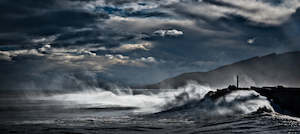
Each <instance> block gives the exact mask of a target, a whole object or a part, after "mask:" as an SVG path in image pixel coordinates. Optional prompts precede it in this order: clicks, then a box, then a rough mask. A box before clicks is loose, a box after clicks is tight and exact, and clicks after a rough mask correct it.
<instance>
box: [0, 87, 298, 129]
mask: <svg viewBox="0 0 300 134" xmlns="http://www.w3.org/2000/svg"><path fill="white" fill-rule="evenodd" d="M214 91H215V89H212V88H210V87H207V86H202V85H199V84H197V83H193V82H191V83H189V84H187V85H186V86H184V87H181V88H178V89H157V90H156V91H155V92H153V91H152V90H148V89H130V88H124V87H122V88H121V87H115V88H113V89H109V90H108V89H101V88H92V89H86V90H81V91H68V92H47V93H44V92H35V93H32V92H31V93H26V92H25V93H24V92H22V94H1V95H0V96H1V98H0V133H1V134H227V133H228V134H231V133H233V134H237V133H238V134H243V133H245V134H260V133H262V134H277V133H278V134H280V133H283V134H298V133H299V134H300V119H299V118H297V117H292V116H288V115H282V114H279V113H277V112H276V109H275V108H274V107H273V105H272V104H271V102H269V101H268V100H267V98H266V97H264V96H261V95H260V94H258V93H257V92H255V91H251V90H249V91H235V92H232V93H230V94H227V95H224V96H221V97H219V98H218V99H215V100H212V99H210V98H207V97H206V94H207V93H208V92H214ZM262 108H263V109H267V110H261V109H262Z"/></svg>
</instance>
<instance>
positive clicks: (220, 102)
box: [35, 82, 274, 117]
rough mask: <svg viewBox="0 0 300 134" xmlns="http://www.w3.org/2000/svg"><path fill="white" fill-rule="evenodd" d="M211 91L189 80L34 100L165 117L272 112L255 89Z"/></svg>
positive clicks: (270, 107)
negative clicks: (155, 88)
mask: <svg viewBox="0 0 300 134" xmlns="http://www.w3.org/2000/svg"><path fill="white" fill-rule="evenodd" d="M140 90H141V89H140ZM145 91H146V89H145ZM210 92H215V90H213V89H211V88H209V87H207V86H203V85H199V84H198V83H196V82H189V83H188V84H187V85H186V86H184V87H181V88H178V89H160V91H159V92H158V93H156V94H154V93H152V94H149V93H144V94H143V93H141V94H133V89H129V88H118V87H115V88H114V89H111V90H104V89H100V88H97V89H93V90H86V91H81V92H75V93H66V94H56V95H50V96H46V95H45V96H39V97H37V98H35V99H42V100H53V101H59V102H61V103H64V104H68V106H69V107H73V108H87V109H96V108H101V109H105V108H112V107H114V108H117V107H119V108H117V109H120V108H125V109H127V108H128V109H130V110H132V112H133V113H137V114H154V115H167V116H170V115H175V116H193V117H195V116H197V117H211V116H227V115H235V114H248V113H252V112H255V111H257V110H258V109H260V108H266V109H269V110H270V111H274V110H273V108H272V106H271V104H270V102H269V101H268V100H267V98H266V97H263V96H260V95H259V94H258V93H257V92H255V91H251V90H250V91H235V92H232V93H229V94H227V95H224V96H220V97H218V98H211V96H210V95H209V93H210ZM131 108H132V109H131Z"/></svg>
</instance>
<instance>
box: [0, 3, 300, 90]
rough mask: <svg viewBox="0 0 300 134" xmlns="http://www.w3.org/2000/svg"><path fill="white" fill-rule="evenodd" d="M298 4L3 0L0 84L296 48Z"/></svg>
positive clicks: (57, 85)
mask: <svg viewBox="0 0 300 134" xmlns="http://www.w3.org/2000/svg"><path fill="white" fill-rule="evenodd" d="M299 7H300V0H1V1H0V20H1V21H0V29H1V30H0V81H1V84H0V89H24V88H28V89H34V88H36V89H38V88H47V89H63V88H77V87H81V88H85V86H101V84H102V83H103V82H104V83H105V82H116V83H121V84H130V85H132V84H133V85H136V84H149V83H154V82H158V81H160V80H163V79H166V78H168V77H172V76H175V75H178V74H181V73H183V72H194V71H208V70H211V69H214V68H216V67H219V66H222V65H225V64H230V63H233V62H236V61H240V60H243V59H247V58H250V57H253V56H261V55H266V54H269V53H273V52H278V53H281V52H287V51H296V50H300V45H299V44H298V42H299V40H300V38H299V35H300V27H299V26H300V9H298V8H299ZM83 85H84V86H83Z"/></svg>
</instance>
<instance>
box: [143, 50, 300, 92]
mask: <svg viewBox="0 0 300 134" xmlns="http://www.w3.org/2000/svg"><path fill="white" fill-rule="evenodd" d="M237 75H239V79H240V87H250V86H260V87H262V86H277V85H285V86H292V87H300V51H296V52H288V53H283V54H275V53H273V54H269V55H266V56H262V57H258V56H257V57H253V58H250V59H248V60H244V61H240V62H237V63H233V64H231V65H225V66H222V67H219V68H217V69H215V70H212V71H208V72H192V73H184V74H181V75H179V76H176V77H173V78H169V79H166V80H163V81H161V82H159V83H156V84H151V85H146V86H142V88H146V89H159V88H161V89H163V88H178V87H181V86H184V85H186V84H187V82H188V81H191V80H192V81H196V82H198V83H199V84H204V85H208V86H210V87H212V88H224V87H227V86H228V85H230V84H233V83H235V81H236V76H237Z"/></svg>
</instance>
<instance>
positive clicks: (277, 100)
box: [206, 86, 300, 117]
mask: <svg viewBox="0 0 300 134" xmlns="http://www.w3.org/2000/svg"><path fill="white" fill-rule="evenodd" d="M239 90H254V91H256V92H257V93H259V94H260V95H262V96H265V97H267V99H268V100H269V101H270V102H271V104H272V105H273V107H274V108H275V111H276V112H278V113H282V114H288V115H292V116H297V117H300V103H299V102H300V88H290V87H283V86H277V87H250V88H237V87H236V86H229V87H228V88H224V89H218V90H217V91H210V92H209V93H208V94H207V95H206V97H207V98H210V99H212V100H216V99H219V98H221V97H223V96H226V95H227V94H230V93H232V92H234V91H239Z"/></svg>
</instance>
